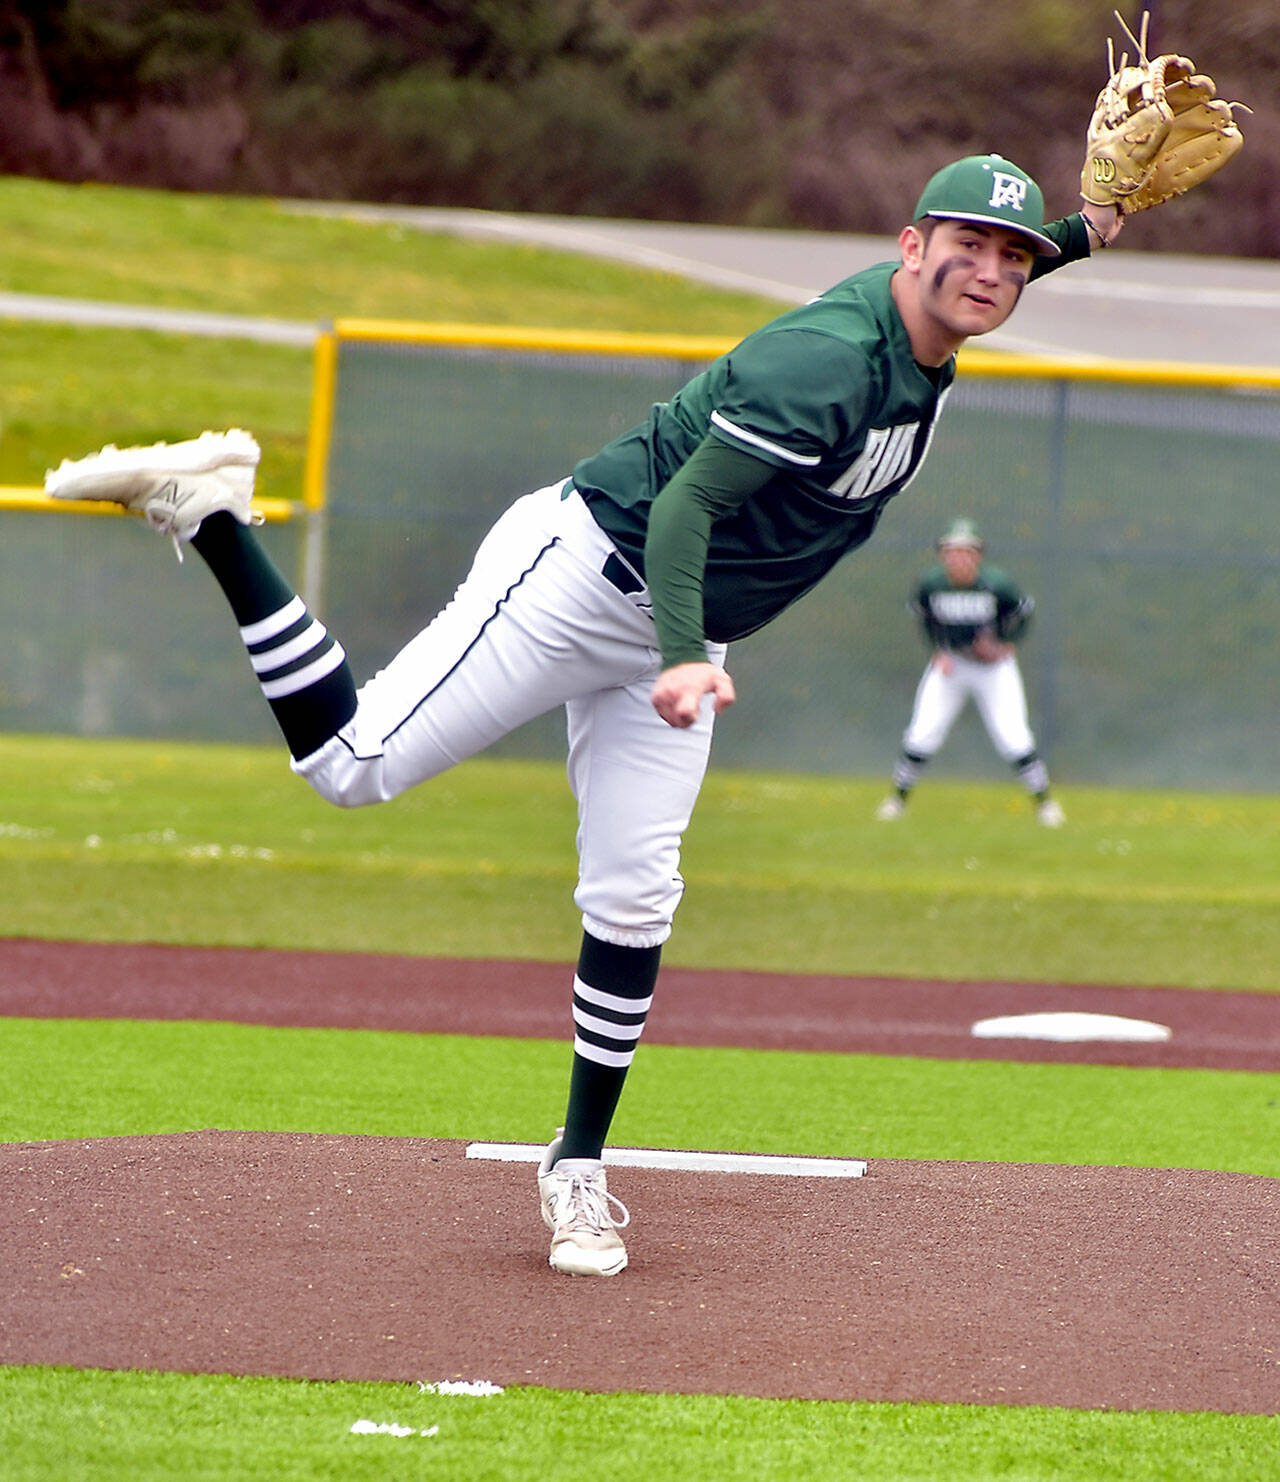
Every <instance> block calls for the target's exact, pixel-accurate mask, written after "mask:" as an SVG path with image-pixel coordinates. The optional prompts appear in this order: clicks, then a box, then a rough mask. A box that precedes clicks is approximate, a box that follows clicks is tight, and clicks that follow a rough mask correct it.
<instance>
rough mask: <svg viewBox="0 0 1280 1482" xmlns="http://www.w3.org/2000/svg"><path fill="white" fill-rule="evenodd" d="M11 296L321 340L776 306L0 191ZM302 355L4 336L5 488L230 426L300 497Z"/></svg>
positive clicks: (315, 227) (145, 204)
mask: <svg viewBox="0 0 1280 1482" xmlns="http://www.w3.org/2000/svg"><path fill="white" fill-rule="evenodd" d="M0 214H2V215H3V217H4V219H5V221H6V222H7V223H8V225H9V228H10V229H9V230H8V231H6V232H5V233H4V234H3V236H2V237H0V283H3V284H4V285H5V287H6V289H7V290H8V291H10V292H21V293H35V294H48V295H55V296H60V297H68V298H82V299H101V300H104V301H106V302H110V303H124V304H147V305H160V306H164V307H167V308H174V309H194V310H200V311H204V312H215V313H228V314H244V315H250V316H264V317H268V318H275V319H284V320H290V321H300V322H303V323H314V324H319V323H322V322H323V321H325V320H327V319H333V318H336V317H340V316H344V315H350V316H367V317H370V318H382V319H406V318H407V319H427V320H447V321H459V322H473V323H483V324H533V325H540V326H563V327H569V328H580V329H610V330H646V331H651V332H656V333H663V332H665V333H673V334H675V333H684V334H713V335H738V334H742V333H745V332H746V331H747V330H749V329H752V328H754V327H755V326H756V325H757V324H759V323H761V322H763V321H764V320H765V319H767V318H768V317H770V315H771V314H773V313H776V312H777V305H776V304H772V303H769V302H767V301H765V300H761V299H755V298H751V297H749V296H746V295H736V294H726V293H720V292H717V291H714V290H711V289H707V288H703V287H700V286H699V285H697V284H693V283H689V282H687V281H685V280H684V279H681V278H677V277H674V276H672V275H670V274H665V273H656V272H650V271H645V270H640V269H631V268H626V267H622V266H619V265H616V264H613V263H604V262H595V261H592V260H590V259H588V258H584V257H581V256H577V255H573V254H566V253H556V252H547V251H544V250H541V249H538V248H531V247H520V246H514V247H509V246H503V245H490V244H484V243H479V244H477V243H463V242H460V241H457V240H455V239H453V238H450V237H444V236H430V235H425V234H423V233H419V232H410V231H406V230H405V229H404V228H402V227H397V226H383V225H377V224H372V223H368V222H356V221H335V220H326V219H322V218H312V217H306V216H297V215H292V214H290V213H288V212H286V211H282V210H280V209H279V208H277V207H276V206H275V205H273V204H272V203H271V202H269V201H261V200H242V199H227V198H217V197H213V196H184V195H175V194H170V193H166V192H162V191H147V190H131V189H125V188H115V187H110V186H92V185H85V186H66V185H51V184H47V183H44V182H40V181H31V180H22V179H16V178H8V179H0ZM310 394H311V355H310V352H309V351H308V350H305V349H291V348H288V347H284V346H279V345H269V344H257V343H253V342H251V341H248V340H213V339H205V338H197V337H188V336H184V335H172V334H160V333H154V332H150V331H135V330H107V329H81V328H77V327H74V326H50V325H42V324H20V323H11V324H8V325H6V326H5V374H4V377H3V380H2V381H0V485H2V484H13V485H32V484H37V483H39V482H40V481H41V480H42V479H43V477H44V471H45V469H46V468H47V467H49V466H51V465H53V464H56V463H57V462H58V461H59V460H60V459H61V458H63V457H65V456H67V455H68V454H70V455H72V456H78V455H79V454H80V453H81V452H87V451H89V450H90V449H92V448H95V447H98V446H100V445H101V444H102V443H104V442H107V441H114V442H116V443H118V444H120V445H122V446H123V445H126V444H129V443H134V442H151V441H154V440H155V439H157V438H177V437H185V436H190V435H191V432H192V430H195V431H199V430H200V429H201V428H204V427H208V426H226V425H230V424H233V423H239V424H241V425H244V426H248V427H251V428H252V429H253V430H254V432H255V433H256V434H257V436H258V437H259V439H260V440H261V442H262V444H263V449H264V461H263V488H264V490H268V491H269V492H271V493H273V494H278V495H280V496H282V497H293V496H296V495H297V494H298V493H299V492H300V490H301V465H302V454H303V448H304V446H305V440H306V425H307V413H308V408H309V404H310Z"/></svg>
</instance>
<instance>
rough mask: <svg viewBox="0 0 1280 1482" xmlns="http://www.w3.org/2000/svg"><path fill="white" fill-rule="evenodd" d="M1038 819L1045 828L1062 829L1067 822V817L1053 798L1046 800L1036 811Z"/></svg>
mask: <svg viewBox="0 0 1280 1482" xmlns="http://www.w3.org/2000/svg"><path fill="white" fill-rule="evenodd" d="M1036 817H1037V818H1038V819H1039V820H1040V822H1041V823H1042V824H1044V826H1045V828H1061V827H1062V825H1063V824H1064V823H1066V821H1067V815H1066V814H1065V813H1064V812H1063V811H1062V809H1061V807H1059V805H1058V803H1057V801H1056V800H1055V799H1053V798H1046V799H1045V800H1044V802H1043V803H1041V804H1040V806H1039V807H1038V808H1037V809H1036Z"/></svg>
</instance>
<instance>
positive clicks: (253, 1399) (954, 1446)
mask: <svg viewBox="0 0 1280 1482" xmlns="http://www.w3.org/2000/svg"><path fill="white" fill-rule="evenodd" d="M441 1377H444V1376H437V1375H424V1376H423V1379H424V1380H425V1381H426V1382H428V1383H431V1382H434V1381H435V1380H437V1379H439V1378H441ZM474 1377H475V1378H476V1379H482V1378H483V1376H481V1375H477V1376H474ZM51 1418H56V1424H55V1425H53V1426H51V1425H50V1420H51ZM362 1420H364V1421H369V1422H372V1423H373V1424H374V1425H375V1426H377V1425H381V1426H395V1427H398V1428H400V1429H402V1430H404V1431H407V1432H409V1434H407V1435H395V1434H391V1433H388V1432H385V1431H384V1432H382V1433H375V1434H372V1435H369V1434H359V1433H353V1431H352V1427H353V1426H354V1425H356V1424H357V1422H359V1421H362ZM424 1432H426V1433H427V1434H423V1433H424ZM0 1447H2V1448H3V1452H4V1455H5V1458H6V1459H5V1463H4V1476H5V1478H6V1482H47V1479H50V1478H55V1477H56V1478H65V1479H69V1478H73V1477H74V1478H93V1479H94V1482H168V1479H173V1478H181V1479H183V1482H243V1479H245V1478H249V1477H253V1478H261V1479H272V1482H330V1479H331V1482H366V1479H367V1482H384V1479H387V1478H396V1479H404V1482H409V1479H418V1478H422V1479H442V1478H443V1479H448V1482H543V1479H544V1478H546V1477H547V1476H549V1475H552V1476H570V1477H573V1476H601V1477H608V1478H609V1479H611V1482H685V1479H706V1482H712V1479H714V1482H795V1479H796V1478H798V1477H804V1478H808V1479H811V1482H846V1479H850V1478H857V1479H859V1482H943V1479H945V1482H987V1479H991V1478H1001V1479H1004V1482H1174V1479H1192V1478H1194V1479H1195V1482H1241V1479H1245V1478H1259V1479H1260V1478H1264V1477H1270V1476H1273V1475H1275V1474H1276V1472H1277V1470H1278V1469H1280V1421H1277V1420H1276V1419H1274V1418H1271V1417H1266V1416H1244V1415H1213V1414H1190V1415H1160V1414H1152V1413H1150V1412H1143V1411H1139V1412H1134V1413H1114V1412H1105V1411H1073V1410H1049V1409H1043V1408H1032V1407H1027V1408H1025V1409H1016V1410H1015V1409H1003V1408H999V1407H995V1406H977V1405H950V1406H949V1405H888V1404H850V1405H843V1404H834V1403H830V1402H817V1401H798V1400H788V1401H768V1400H758V1399H741V1398H732V1397H728V1398H722V1397H718V1396H712V1395H673V1396H660V1395H638V1394H618V1395H588V1394H574V1393H559V1392H556V1391H551V1390H539V1389H508V1390H505V1391H503V1392H501V1393H499V1394H497V1395H488V1396H485V1397H478V1396H469V1395H441V1394H438V1393H430V1392H428V1393H423V1392H422V1391H421V1390H420V1388H419V1386H418V1385H417V1384H411V1385H404V1384H335V1383H313V1382H300V1381H295V1380H283V1379H259V1378H249V1379H231V1378H225V1377H222V1376H211V1375H178V1374H150V1373H122V1374H116V1373H104V1372H101V1371H97V1370H74V1369H0Z"/></svg>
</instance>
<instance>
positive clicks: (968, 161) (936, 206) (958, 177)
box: [915, 154, 1062, 257]
mask: <svg viewBox="0 0 1280 1482" xmlns="http://www.w3.org/2000/svg"><path fill="white" fill-rule="evenodd" d="M925 216H943V217H947V218H949V219H951V220H953V221H982V222H986V223H988V224H989V225H991V226H1007V227H1011V228H1012V229H1013V230H1014V231H1016V232H1019V233H1021V235H1022V236H1024V237H1026V238H1027V239H1028V241H1029V242H1030V244H1031V245H1032V247H1034V248H1035V250H1036V252H1037V253H1039V254H1040V255H1041V256H1042V257H1060V256H1061V255H1062V251H1061V248H1059V246H1058V245H1057V243H1056V242H1054V241H1053V239H1052V238H1051V237H1046V236H1045V234H1044V196H1043V194H1042V193H1041V190H1040V187H1039V186H1038V185H1037V184H1036V183H1035V181H1034V180H1032V178H1031V176H1030V175H1028V174H1027V172H1026V171H1025V170H1020V169H1019V168H1018V166H1017V165H1015V164H1014V163H1013V161H1012V160H1007V159H1004V158H1003V157H1002V156H1001V155H998V154H971V155H968V156H966V157H965V158H964V159H962V160H956V161H955V163H954V164H950V165H945V166H944V167H943V168H942V169H941V170H939V171H938V173H937V174H936V175H934V176H933V178H932V179H931V180H930V181H929V183H928V184H927V185H926V186H925V188H924V191H923V192H922V193H921V196H920V200H919V202H918V203H917V205H916V214H915V220H916V221H919V220H921V219H922V218H923V217H925Z"/></svg>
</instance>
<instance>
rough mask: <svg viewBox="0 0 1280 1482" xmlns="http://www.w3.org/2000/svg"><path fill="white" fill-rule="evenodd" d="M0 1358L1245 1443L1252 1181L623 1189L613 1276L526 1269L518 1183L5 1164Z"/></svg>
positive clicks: (1074, 1173)
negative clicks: (832, 1402) (934, 1418)
mask: <svg viewBox="0 0 1280 1482" xmlns="http://www.w3.org/2000/svg"><path fill="white" fill-rule="evenodd" d="M0 1187H2V1188H3V1189H4V1191H5V1193H4V1200H3V1209H0V1313H3V1318H2V1319H0V1360H3V1361H4V1362H6V1363H36V1364H71V1365H76V1366H79V1367H104V1368H142V1369H172V1370H181V1371H203V1372H223V1373H244V1374H278V1375H289V1376H295V1377H307V1378H315V1379H383V1380H405V1381H411V1380H426V1381H436V1380H442V1379H455V1378H462V1379H487V1380H491V1381H493V1382H495V1383H498V1384H504V1385H507V1384H538V1385H547V1386H552V1387H556V1388H571V1389H585V1390H616V1389H631V1390H648V1391H670V1390H680V1391H689V1392H713V1393H724V1394H746V1395H762V1396H779V1397H785V1396H794V1397H809V1398H822V1399H840V1400H855V1399H861V1400H917V1401H927V1400H932V1401H950V1402H969V1403H982V1404H1044V1405H1067V1406H1080V1407H1091V1408H1114V1409H1148V1408H1150V1409H1163V1410H1201V1409H1205V1410H1222V1411H1236V1412H1254V1413H1259V1414H1270V1413H1272V1412H1273V1411H1274V1409H1275V1398H1276V1394H1277V1382H1278V1380H1280V1369H1278V1367H1277V1355H1280V1302H1278V1301H1277V1300H1276V1294H1277V1292H1280V1258H1278V1257H1277V1253H1276V1247H1275V1243H1274V1241H1271V1240H1269V1239H1267V1238H1266V1235H1265V1232H1266V1231H1267V1230H1268V1229H1269V1228H1270V1227H1271V1226H1272V1225H1273V1223H1274V1200H1275V1183H1274V1181H1273V1180H1270V1179H1265V1178H1258V1177H1253V1176H1250V1175H1245V1174H1230V1173H1202V1172H1185V1171H1167V1170H1150V1169H1131V1168H1120V1169H1114V1168H1064V1167H1056V1166H1048V1165H1037V1164H989V1163H983V1164H977V1163H928V1162H895V1161H875V1160H872V1161H871V1162H870V1163H869V1165H868V1169H867V1173H866V1176H865V1177H864V1178H860V1179H799V1178H787V1177H776V1176H770V1175H746V1174H735V1173H684V1172H671V1171H657V1170H652V1169H638V1168H618V1169H616V1170H614V1171H613V1172H612V1173H611V1175H610V1188H611V1190H612V1192H614V1193H616V1194H617V1195H618V1196H619V1197H620V1198H621V1199H622V1200H623V1201H624V1202H625V1203H627V1204H628V1205H629V1206H630V1207H631V1211H632V1217H633V1224H632V1227H631V1228H630V1229H629V1230H628V1231H627V1232H626V1239H627V1245H628V1250H629V1252H630V1257H631V1265H630V1267H629V1268H628V1269H627V1270H626V1271H625V1272H623V1273H622V1274H621V1275H620V1276H617V1277H613V1278H609V1279H603V1280H601V1279H595V1280H592V1279H589V1278H578V1277H564V1276H559V1275H557V1274H555V1273H554V1272H552V1271H551V1270H550V1269H549V1267H548V1266H547V1234H546V1231H545V1230H544V1228H543V1226H542V1223H541V1220H540V1218H539V1215H538V1207H537V1199H536V1194H535V1191H534V1183H533V1170H532V1169H531V1168H528V1167H526V1166H524V1165H520V1164H505V1163H493V1162H484V1161H476V1160H468V1159H467V1158H465V1157H464V1145H463V1144H461V1143H454V1142H435V1141H425V1140H423V1141H419V1140H412V1139H386V1138H371V1137H324V1136H314V1135H308V1134H294V1133H259V1132H216V1131H205V1132H191V1133H182V1134H178V1135H172V1136H163V1137H128V1138H105V1139H95V1140H91V1141H72V1142H55V1143H21V1144H10V1145H7V1146H4V1147H0Z"/></svg>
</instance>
